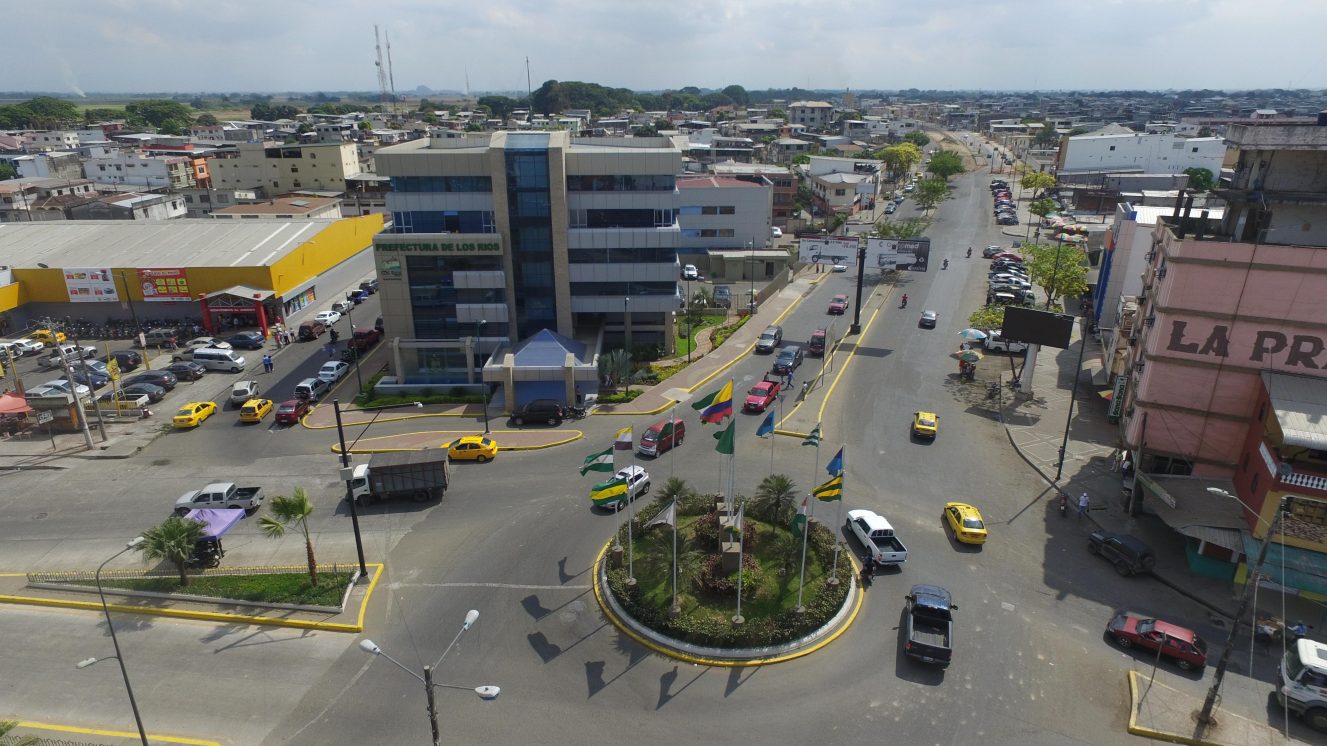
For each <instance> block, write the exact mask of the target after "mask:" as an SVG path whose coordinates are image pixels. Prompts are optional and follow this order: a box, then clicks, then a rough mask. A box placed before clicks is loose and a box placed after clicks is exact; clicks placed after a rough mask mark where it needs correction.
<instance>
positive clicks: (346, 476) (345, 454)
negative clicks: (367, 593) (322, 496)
mask: <svg viewBox="0 0 1327 746" xmlns="http://www.w3.org/2000/svg"><path fill="white" fill-rule="evenodd" d="M422 406H424V403H423V402H417V401H412V402H406V403H405V404H390V405H388V406H385V407H374V408H372V409H358V410H350V411H358V412H375V414H374V415H373V419H371V420H369V424H367V425H365V426H364V429H363V430H361V431H360V433H359V437H357V438H355V440H354V442H352V443H351V444H350V446H349V447H347V446H346V431H345V428H344V427H342V425H341V400H340V399H333V400H332V411H333V412H335V413H336V438H337V440H339V441H340V442H341V481H342V482H345V484H346V502H348V503H350V526H351V528H352V529H353V530H354V532H355V553H356V554H358V555H359V577H360V580H364V579H366V578H368V576H369V569H368V567H367V566H365V564H364V540H363V538H362V537H360V535H359V510H358V509H357V508H356V506H355V494H354V491H353V484H354V478H355V470H354V469H353V468H351V466H350V449H351V448H353V447H354V446H355V443H358V442H359V439H360V438H362V437H364V433H366V432H368V431H369V428H370V427H371V426H372V425H373V423H374V422H376V421H377V419H378V415H380V414H382V413H383V412H385V411H387V410H389V409H401V408H404V407H422Z"/></svg>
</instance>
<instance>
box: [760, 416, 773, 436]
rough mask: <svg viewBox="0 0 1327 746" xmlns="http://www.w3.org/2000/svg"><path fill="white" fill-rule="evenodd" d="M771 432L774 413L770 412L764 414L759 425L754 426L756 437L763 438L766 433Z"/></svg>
mask: <svg viewBox="0 0 1327 746" xmlns="http://www.w3.org/2000/svg"><path fill="white" fill-rule="evenodd" d="M773 432H774V413H773V412H770V413H769V414H767V415H765V421H764V422H762V423H760V427H758V428H756V437H757V438H763V437H765V436H766V435H770V434H772V433H773Z"/></svg>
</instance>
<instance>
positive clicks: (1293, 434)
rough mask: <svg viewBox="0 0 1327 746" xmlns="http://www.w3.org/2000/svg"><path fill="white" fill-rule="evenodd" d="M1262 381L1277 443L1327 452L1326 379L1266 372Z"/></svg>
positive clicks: (1263, 373)
mask: <svg viewBox="0 0 1327 746" xmlns="http://www.w3.org/2000/svg"><path fill="white" fill-rule="evenodd" d="M1262 380H1263V385H1264V386H1266V387H1267V393H1268V396H1269V398H1270V399H1271V400H1272V411H1273V412H1275V413H1276V423H1277V425H1278V426H1279V427H1280V428H1281V442H1283V443H1285V444H1286V445H1290V446H1299V447H1300V448H1312V449H1314V450H1318V451H1327V380H1325V379H1322V378H1312V377H1310V376H1294V375H1289V374H1287V373H1276V372H1273V371H1267V370H1265V371H1263V372H1262Z"/></svg>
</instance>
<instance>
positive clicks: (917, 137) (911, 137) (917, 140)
mask: <svg viewBox="0 0 1327 746" xmlns="http://www.w3.org/2000/svg"><path fill="white" fill-rule="evenodd" d="M903 139H904V140H905V141H906V142H910V143H912V144H913V145H916V146H917V147H919V148H924V147H926V146H927V145H930V144H931V138H930V137H929V136H927V134H926V133H925V132H922V131H921V130H913V131H911V132H909V133H908V134H906V135H904V136H903Z"/></svg>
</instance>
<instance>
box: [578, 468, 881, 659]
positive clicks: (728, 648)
mask: <svg viewBox="0 0 1327 746" xmlns="http://www.w3.org/2000/svg"><path fill="white" fill-rule="evenodd" d="M738 504H743V506H744V509H743V510H741V511H739V512H740V514H741V524H742V527H741V531H740V534H741V536H740V539H739V537H738V531H737V530H736V529H734V528H733V524H734V523H735V521H732V520H729V519H727V517H726V515H725V511H724V507H723V498H722V497H721V496H718V495H712V494H711V495H698V494H696V493H694V492H691V491H690V490H689V489H688V488H686V486H685V484H684V483H681V482H680V480H674V481H673V482H670V484H669V485H667V486H665V488H664V490H662V496H661V497H659V498H658V499H656V500H654V501H652V502H651V503H649V504H647V505H642V506H638V509H637V510H636V512H635V515H634V517H633V518H632V519H630V520H629V521H626V522H624V524H623V526H622V528H621V529H620V530H619V531H618V534H617V536H616V537H615V538H614V539H613V540H612V541H610V542H608V543H607V544H606V545H605V546H604V547H603V549H602V550H601V551H600V552H599V555H598V558H597V559H596V562H595V564H594V570H593V574H594V593H595V598H596V600H597V601H598V602H599V606H600V608H601V610H602V611H603V613H604V615H605V616H607V617H608V619H609V620H610V621H612V623H613V624H614V626H616V627H617V628H618V629H619V630H621V631H622V632H623V633H625V634H627V635H628V636H630V637H631V638H633V639H634V640H636V641H637V642H639V643H640V644H642V645H644V646H646V647H648V648H650V649H651V650H653V651H654V652H657V653H659V654H661V655H664V656H668V657H671V658H674V659H678V660H682V661H685V662H689V663H693V664H699V665H713V666H751V665H767V664H771V663H779V662H782V661H787V660H793V659H795V658H800V657H803V656H806V655H809V654H810V653H813V652H815V651H817V650H819V649H820V648H822V647H824V646H826V645H828V644H829V643H830V642H833V641H834V640H835V639H836V638H837V637H838V636H839V635H841V634H842V633H843V632H844V631H846V630H847V628H848V627H849V626H850V625H851V624H852V622H853V621H854V620H855V619H856V617H857V613H858V611H859V610H860V608H861V603H862V598H863V594H862V593H861V589H860V587H859V586H858V585H857V583H856V573H855V565H854V562H853V558H852V555H851V553H850V552H847V551H844V549H843V548H842V547H840V551H839V556H838V558H837V568H836V567H835V557H834V553H835V552H834V550H835V543H836V541H837V537H836V536H835V533H834V531H832V530H831V529H830V528H829V527H827V526H825V525H824V524H822V523H820V522H818V521H815V520H814V519H813V520H811V521H809V522H803V521H799V520H797V519H796V518H795V516H797V515H798V514H797V513H796V512H794V511H793V509H792V507H791V502H790V501H788V500H786V499H784V500H777V499H776V500H770V499H763V500H762V499H760V498H756V499H752V500H750V501H745V503H743V501H741V500H739V501H738ZM628 526H630V531H631V533H630V535H629V534H628ZM803 526H806V527H808V528H809V530H807V531H802V530H801V529H802V527H803ZM739 545H740V546H739ZM803 548H804V549H805V553H804V554H803ZM803 556H804V557H805V565H804V568H803V562H802V559H803ZM739 561H740V563H741V567H742V572H741V574H740V581H741V592H740V601H739V591H738V584H739V574H738V572H737V566H738V562H739ZM739 604H740V615H739Z"/></svg>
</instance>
